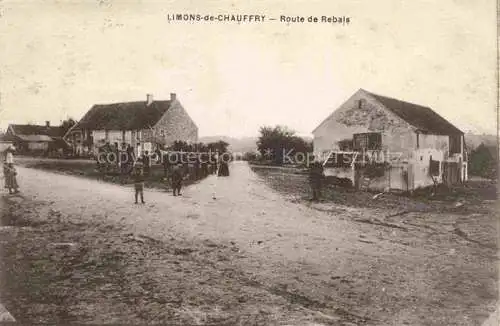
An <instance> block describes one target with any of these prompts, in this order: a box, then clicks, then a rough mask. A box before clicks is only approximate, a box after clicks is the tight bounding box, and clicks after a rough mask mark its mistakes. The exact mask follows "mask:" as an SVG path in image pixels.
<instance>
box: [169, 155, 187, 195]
mask: <svg viewBox="0 0 500 326" xmlns="http://www.w3.org/2000/svg"><path fill="white" fill-rule="evenodd" d="M171 178H172V191H173V194H174V196H180V195H181V188H182V179H183V178H184V171H183V166H182V163H179V164H177V165H175V166H174V168H173V170H172V175H171Z"/></svg>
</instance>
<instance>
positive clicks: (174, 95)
mask: <svg viewBox="0 0 500 326" xmlns="http://www.w3.org/2000/svg"><path fill="white" fill-rule="evenodd" d="M176 99H177V95H176V94H175V93H170V101H175V100H176Z"/></svg>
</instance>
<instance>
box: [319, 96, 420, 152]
mask: <svg viewBox="0 0 500 326" xmlns="http://www.w3.org/2000/svg"><path fill="white" fill-rule="evenodd" d="M359 100H363V102H362V105H361V106H360V105H359ZM365 132H381V133H382V148H383V149H384V150H386V151H390V152H400V153H401V154H402V155H403V157H408V156H409V155H408V150H411V149H414V148H416V134H415V132H414V131H413V128H412V127H411V126H410V125H409V124H408V123H406V122H405V121H404V120H402V119H401V118H399V117H398V116H396V115H394V114H393V113H391V112H389V111H388V110H386V109H385V108H384V107H383V106H381V105H380V104H379V103H378V102H377V101H375V100H374V99H373V98H371V97H370V96H369V95H367V94H366V93H365V92H364V91H363V90H359V91H358V92H356V93H355V94H354V95H353V96H352V97H351V98H349V99H348V100H347V101H346V102H345V103H344V104H342V105H341V106H340V107H339V108H338V109H337V110H336V111H335V112H333V114H331V115H330V116H329V117H328V118H327V119H326V120H325V121H324V122H323V123H321V124H320V126H319V127H318V128H316V130H314V131H313V135H314V140H313V146H314V152H315V153H318V154H320V153H323V152H325V151H326V152H329V151H331V150H332V149H339V147H338V144H337V142H338V141H340V140H342V139H350V138H351V139H352V135H353V134H355V133H365Z"/></svg>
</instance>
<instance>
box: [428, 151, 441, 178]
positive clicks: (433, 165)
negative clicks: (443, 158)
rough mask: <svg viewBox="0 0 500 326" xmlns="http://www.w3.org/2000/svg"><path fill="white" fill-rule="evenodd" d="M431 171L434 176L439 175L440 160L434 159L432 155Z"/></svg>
mask: <svg viewBox="0 0 500 326" xmlns="http://www.w3.org/2000/svg"><path fill="white" fill-rule="evenodd" d="M429 173H430V175H431V176H433V177H436V176H439V161H434V160H433V159H432V156H431V157H430V163H429Z"/></svg>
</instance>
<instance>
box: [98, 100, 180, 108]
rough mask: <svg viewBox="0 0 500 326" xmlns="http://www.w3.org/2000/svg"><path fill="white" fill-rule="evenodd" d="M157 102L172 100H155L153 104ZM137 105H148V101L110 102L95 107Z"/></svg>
mask: <svg viewBox="0 0 500 326" xmlns="http://www.w3.org/2000/svg"><path fill="white" fill-rule="evenodd" d="M155 102H162V103H164V102H171V101H170V100H153V103H155ZM137 103H147V101H127V102H109V103H96V104H94V105H92V106H93V107H94V106H106V105H117V104H137Z"/></svg>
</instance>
